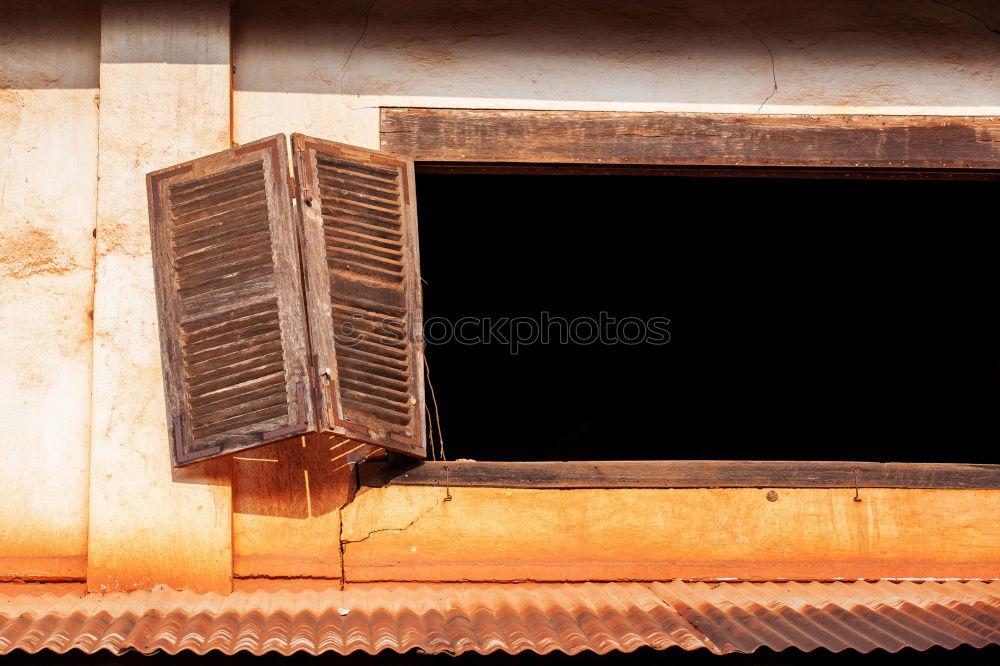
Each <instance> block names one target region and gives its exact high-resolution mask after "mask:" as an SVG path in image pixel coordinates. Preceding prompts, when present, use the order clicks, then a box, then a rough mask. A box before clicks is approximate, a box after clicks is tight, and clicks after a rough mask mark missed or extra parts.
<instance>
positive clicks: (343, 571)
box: [337, 498, 444, 590]
mask: <svg viewBox="0 0 1000 666" xmlns="http://www.w3.org/2000/svg"><path fill="white" fill-rule="evenodd" d="M443 499H444V498H441V499H438V500H437V501H435V502H434V504H432V505H430V506H429V507H427V508H426V509H424V510H423V511H421V512H420V513H419V514H417V516H416V517H415V518H414V519H413V520H411V521H410V522H409V523H407V524H406V525H404V526H403V527H380V528H379V529H376V530H371V531H370V532H368V534H366V535H364V536H363V537H361V538H360V539H345V538H344V509H345V508H347V504H345V505H344V506H342V507H340V510H339V511H340V528H339V531H338V533H337V540H338V541H339V543H340V589H341V590H343V589H344V586H345V585H347V558H346V553H345V549H344V546H346V545H347V544H349V543H360V542H362V541H367V540H368V539H370V538H372V536H373V535H375V534H378V533H379V532H405V531H406V530H408V529H410V528H411V527H413V525H414V523H416V522H417V521H418V520H420V519H421V518H423V517H424V516H426V515H427V514H428V513H430V512H431V511H433V510H434V509H436V508H437V507H438V505H440V504H441V502H442V500H443Z"/></svg>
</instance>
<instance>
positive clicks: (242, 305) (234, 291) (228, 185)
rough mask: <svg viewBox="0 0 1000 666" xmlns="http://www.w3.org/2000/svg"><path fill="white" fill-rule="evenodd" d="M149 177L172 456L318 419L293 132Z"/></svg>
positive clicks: (216, 450)
mask: <svg viewBox="0 0 1000 666" xmlns="http://www.w3.org/2000/svg"><path fill="white" fill-rule="evenodd" d="M147 186H148V191H149V208H150V225H151V233H152V247H153V260H154V267H155V274H156V293H157V302H158V305H159V311H160V341H161V346H162V352H163V373H164V383H165V387H166V398H167V410H168V419H169V427H170V437H171V443H172V447H171V448H172V453H173V462H174V465H183V464H187V463H191V462H195V461H198V460H203V459H206V458H211V457H214V456H217V455H222V454H225V453H232V452H234V451H242V450H244V449H248V448H251V447H254V446H259V445H261V444H265V443H268V442H272V441H275V440H278V439H283V438H286V437H290V436H292V435H294V434H298V433H302V432H306V431H308V430H313V429H315V422H316V419H315V414H314V409H313V407H312V384H311V378H310V372H309V367H308V361H309V354H308V339H307V338H308V333H307V329H306V317H305V307H304V303H303V289H302V274H301V270H300V263H299V257H298V242H297V238H296V225H295V221H294V216H293V209H292V203H291V198H290V193H289V176H288V159H287V148H286V145H285V137H284V136H282V135H279V136H275V137H271V138H268V139H262V140H260V141H256V142H254V143H250V144H246V145H244V146H241V147H239V148H235V149H232V150H227V151H225V152H221V153H218V154H215V155H210V156H208V157H203V158H200V159H196V160H192V161H190V162H186V163H184V164H180V165H177V166H174V167H170V168H168V169H164V170H162V171H157V172H154V173H151V174H149V176H148V177H147Z"/></svg>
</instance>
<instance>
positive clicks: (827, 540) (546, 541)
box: [342, 486, 1000, 583]
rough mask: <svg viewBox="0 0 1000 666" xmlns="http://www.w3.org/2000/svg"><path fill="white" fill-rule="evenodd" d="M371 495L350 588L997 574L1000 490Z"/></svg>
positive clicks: (358, 533) (367, 493) (350, 511)
mask: <svg viewBox="0 0 1000 666" xmlns="http://www.w3.org/2000/svg"><path fill="white" fill-rule="evenodd" d="M445 492H446V491H445V489H444V488H435V487H427V486H424V487H413V486H389V487H386V488H371V489H362V490H361V491H359V492H358V495H357V498H356V499H355V501H354V502H352V503H351V504H350V505H349V506H347V507H346V508H345V509H344V511H343V513H342V520H343V539H344V557H345V580H346V581H348V582H349V583H350V582H364V581H457V580H467V581H482V582H487V581H523V580H537V581H587V580H589V581H601V580H670V579H677V578H680V579H706V580H720V579H726V580H782V579H795V580H835V579H845V580H856V579H858V578H865V579H879V578H986V579H993V578H1000V555H998V552H997V548H996V544H997V543H998V542H1000V522H998V521H997V520H996V516H997V515H998V512H1000V492H997V491H995V490H915V489H891V488H866V489H862V490H861V500H862V501H861V502H855V501H854V490H853V489H847V488H833V489H830V488H793V489H784V488H779V489H778V490H776V491H773V492H774V493H776V497H774V501H771V499H770V498H769V497H768V491H767V490H765V489H756V488H717V489H705V488H689V489H652V488H630V489H613V490H605V489H590V490H564V489H548V490H530V489H522V488H452V489H451V500H450V501H445V496H446V495H445Z"/></svg>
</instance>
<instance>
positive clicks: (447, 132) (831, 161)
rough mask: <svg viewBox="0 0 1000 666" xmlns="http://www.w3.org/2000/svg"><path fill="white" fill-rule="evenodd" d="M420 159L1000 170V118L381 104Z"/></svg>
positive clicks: (405, 151) (407, 149)
mask: <svg viewBox="0 0 1000 666" xmlns="http://www.w3.org/2000/svg"><path fill="white" fill-rule="evenodd" d="M380 134H381V147H382V149H383V150H389V151H392V152H395V153H398V154H400V155H406V156H408V157H410V158H412V159H414V160H420V161H425V160H429V161H472V162H536V163H549V162H556V163H591V164H666V165H715V166H726V165H729V166H767V167H780V166H797V167H851V168H855V167H882V168H925V169H926V168H976V169H998V168H1000V118H997V117H993V116H958V117H948V116H860V115H859V116H847V115H739V114H691V113H635V112H612V111H607V112H605V111H512V110H492V109H486V110H475V109H419V108H383V109H382V116H381V129H380Z"/></svg>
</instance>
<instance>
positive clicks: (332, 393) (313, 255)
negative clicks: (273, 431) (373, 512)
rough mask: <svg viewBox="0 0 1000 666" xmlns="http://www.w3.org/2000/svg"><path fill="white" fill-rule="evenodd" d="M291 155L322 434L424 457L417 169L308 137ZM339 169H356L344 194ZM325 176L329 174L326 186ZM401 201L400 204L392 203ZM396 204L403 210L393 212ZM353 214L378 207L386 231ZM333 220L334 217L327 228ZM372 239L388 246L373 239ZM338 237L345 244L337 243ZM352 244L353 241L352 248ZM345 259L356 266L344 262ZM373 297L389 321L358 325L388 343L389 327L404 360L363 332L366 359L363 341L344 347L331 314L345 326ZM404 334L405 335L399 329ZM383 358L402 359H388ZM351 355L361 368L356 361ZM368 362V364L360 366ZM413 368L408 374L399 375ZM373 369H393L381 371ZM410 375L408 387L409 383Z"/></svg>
mask: <svg viewBox="0 0 1000 666" xmlns="http://www.w3.org/2000/svg"><path fill="white" fill-rule="evenodd" d="M292 146H293V152H294V163H295V173H296V182H297V184H298V187H299V192H298V202H299V213H300V220H301V225H302V227H301V232H300V235H301V238H302V240H303V264H304V267H305V283H306V285H305V287H306V301H307V312H308V317H309V323H310V338H311V342H312V349H313V355H314V361H313V362H314V365H315V367H316V368H317V372H318V373H319V376H318V378H317V381H316V390H317V396H316V398H317V402H316V404H317V409H318V411H319V419H320V424H321V428H322V429H324V430H329V431H333V432H335V433H337V434H340V435H344V436H345V437H350V438H353V439H357V440H360V441H365V442H369V443H372V444H377V445H378V446H382V447H385V448H387V449H392V450H396V451H401V452H404V453H408V454H411V455H416V456H424V455H425V453H426V432H425V422H424V414H425V407H424V405H425V402H424V373H423V338H422V334H423V322H422V313H423V309H422V298H421V287H420V257H419V249H418V236H417V219H416V198H415V192H414V170H413V161H412V160H408V159H405V158H400V157H397V156H394V155H391V154H388V153H382V152H379V151H375V150H368V149H364V148H359V147H356V146H349V145H345V144H340V143H335V142H332V141H324V140H321V139H315V138H311V137H307V136H303V135H301V134H294V135H292ZM338 161H339V162H342V163H343V164H347V165H348V166H347V167H345V168H346V169H347V172H349V173H348V174H347V175H346V176H344V173H345V172H344V171H343V170H341V171H339V172H337V173H340V174H341V175H340V176H338V177H339V178H340V179H341V180H340V181H338V185H331V176H330V174H331V173H332V171H331V169H333V170H336V169H337V167H335V166H331V165H332V164H333V163H334V162H338ZM321 162H323V164H322V165H321ZM321 171H324V178H323V182H322V183H321V179H320V172H321ZM390 172H392V173H394V174H395V175H396V176H395V181H396V184H395V186H394V185H393V184H392V182H391V181H393V180H394V178H391V177H389V176H388V174H389V173H390ZM366 174H367V175H366ZM383 181H384V182H383ZM335 192H336V194H335ZM392 192H395V193H396V195H398V198H397V197H393V196H392ZM345 197H346V198H345ZM394 198H396V199H397V201H398V204H395V205H394V204H391V203H385V201H388V200H391V199H394ZM345 206H347V207H353V208H355V209H356V210H357V209H359V208H361V207H364V206H375V207H377V208H376V209H375V210H374V211H373V212H372V215H375V216H381V219H384V220H386V222H385V223H384V227H385V228H384V229H382V228H377V227H378V225H379V224H383V223H382V222H377V221H376V222H372V221H369V224H370V226H368V227H365V226H364V225H365V222H364V221H363V220H359V219H358V218H357V216H356V215H353V214H352V213H350V212H346V211H345V210H344V207H345ZM394 208H395V210H398V220H399V232H398V234H397V233H395V232H394V231H393V230H392V228H391V227H392V226H393V224H391V223H390V221H391V219H392V218H394V217H395V216H396V215H397V213H394V212H392V210H393V209H394ZM324 210H326V211H327V212H328V213H329V214H328V215H327V217H326V219H324ZM338 211H339V212H338ZM334 212H336V213H337V214H340V213H345V212H346V215H347V216H348V217H349V218H351V219H352V220H353V221H352V222H350V223H349V224H348V226H350V227H351V228H352V229H354V230H355V231H358V230H359V229H360V230H361V231H360V232H359V233H358V234H356V235H352V232H350V231H346V232H345V231H344V228H343V225H340V223H338V222H337V221H336V220H334V219H332V217H333V213H334ZM355 212H356V211H355ZM366 212H367V211H366ZM361 214H362V215H363V214H365V213H361ZM342 217H343V216H342ZM338 225H339V227H338ZM368 234H371V235H373V236H381V237H382V238H381V239H374V238H369V239H366V238H364V236H365V235H368ZM330 235H332V236H334V237H338V236H339V238H333V239H332V240H331V239H330ZM345 236H349V237H350V240H348V241H345V240H344V238H345ZM397 236H398V243H397V241H396V240H395V239H396V237H397ZM328 241H329V243H328ZM330 243H332V244H333V245H330ZM344 243H347V244H346V245H345V244H344ZM352 243H353V244H352ZM345 248H346V249H345ZM338 257H340V258H338ZM343 257H347V259H343V260H342V259H341V258H343ZM397 257H398V259H397ZM331 264H333V265H334V269H333V270H331ZM397 265H398V266H399V271H398V273H399V282H398V286H393V281H394V280H396V278H395V277H394V276H393V275H392V274H391V273H392V272H393V271H396V266H397ZM383 269H387V271H386V274H387V276H388V277H386V278H385V279H383V278H382V277H381V275H382V271H383ZM352 270H353V271H360V273H356V272H351V271H352ZM331 282H333V283H334V284H333V285H332V284H331ZM396 291H398V292H400V297H399V300H396V302H394V303H390V302H389V301H390V300H395V299H396V296H395V295H394V294H395V292H396ZM347 292H351V293H347ZM366 296H367V297H370V299H371V305H372V306H373V307H376V308H378V307H381V308H382V309H383V310H384V312H383V313H382V314H379V313H376V312H374V311H372V310H367V311H361V310H362V309H361V308H358V309H357V311H356V312H355V314H354V315H353V316H354V317H356V319H355V320H354V321H356V323H357V324H358V325H359V326H361V328H362V329H374V327H375V326H376V324H377V325H378V327H379V331H380V332H381V333H385V331H386V327H387V326H388V327H389V330H390V331H391V332H392V333H393V334H392V335H389V336H383V339H386V340H388V342H389V343H390V344H395V345H396V346H397V347H399V344H398V343H401V345H402V353H401V352H399V351H397V350H396V349H393V348H391V347H387V346H385V345H376V344H374V342H373V341H374V340H375V335H376V332H375V331H374V330H363V331H362V332H361V333H360V334H359V335H358V336H357V338H356V339H355V341H357V340H360V342H358V349H355V350H354V351H352V349H351V347H352V344H353V342H354V341H352V340H346V339H345V337H344V330H343V329H341V328H338V324H337V323H335V321H334V315H333V314H332V311H333V309H334V306H335V305H337V306H338V310H339V311H340V316H339V318H340V325H342V324H343V323H344V322H343V312H345V311H347V310H348V309H350V308H351V307H352V306H353V305H357V304H358V303H359V299H360V300H361V301H364V300H365V298H364V297H366ZM390 315H392V316H390ZM399 326H401V329H400V328H396V327H399ZM338 332H339V333H340V335H339V336H338ZM396 333H399V334H400V335H399V336H397V335H396ZM338 337H339V338H340V340H339V342H338V340H337V338H338ZM369 343H371V344H369ZM361 347H364V348H367V349H369V350H372V349H376V348H377V349H376V352H375V353H374V354H369V353H368V352H365V351H361V350H360V348H361ZM380 354H383V355H387V354H391V355H392V356H393V357H392V358H390V357H388V356H386V357H385V358H382V357H380V356H379V355H380ZM346 355H350V356H352V357H353V358H350V359H348V358H346ZM362 358H364V359H366V360H364V361H362V360H359V359H362ZM404 360H405V365H406V368H405V371H403V370H400V368H401V367H402V365H403V361H404ZM368 361H373V362H374V364H378V363H384V364H386V365H384V366H378V367H375V366H374V365H373V364H369V363H368ZM348 366H350V367H348ZM390 366H391V367H390ZM359 368H367V369H370V370H374V371H375V372H377V373H381V376H375V375H370V374H364V375H363V374H361V372H360V371H359ZM404 374H405V377H406V381H405V387H404V384H403V382H402V381H401V378H402V377H403V376H404ZM355 389H358V390H362V391H367V393H366V395H367V396H369V398H368V401H369V402H370V403H371V404H370V405H368V406H367V408H366V409H359V408H358V406H357V402H356V401H357V399H358V398H357V396H358V393H357V392H352V391H354V390H355ZM345 392H346V394H347V395H349V396H352V398H353V399H354V400H355V402H354V403H353V404H352V403H351V401H349V400H345ZM404 399H405V401H406V404H407V410H406V411H407V413H408V422H406V423H401V422H400V421H401V420H402V419H401V412H400V409H401V404H402V403H401V402H400V401H401V400H404ZM345 403H346V404H345ZM387 419H395V421H394V422H393V421H390V420H387Z"/></svg>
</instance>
